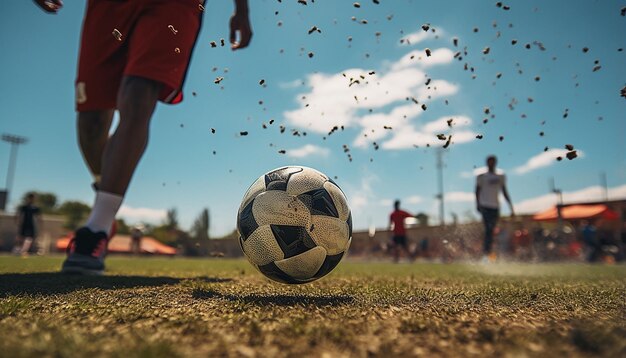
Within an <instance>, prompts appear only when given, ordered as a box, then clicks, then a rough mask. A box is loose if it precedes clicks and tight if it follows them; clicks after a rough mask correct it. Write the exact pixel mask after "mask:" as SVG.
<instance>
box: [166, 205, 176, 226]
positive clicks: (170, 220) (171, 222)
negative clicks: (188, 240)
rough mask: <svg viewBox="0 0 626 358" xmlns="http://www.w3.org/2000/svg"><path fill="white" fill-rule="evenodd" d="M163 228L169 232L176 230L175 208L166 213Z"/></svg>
mask: <svg viewBox="0 0 626 358" xmlns="http://www.w3.org/2000/svg"><path fill="white" fill-rule="evenodd" d="M164 226H165V227H166V228H167V229H169V230H177V229H178V211H177V210H176V208H171V209H169V210H168V211H167V217H166V218H165V224H164Z"/></svg>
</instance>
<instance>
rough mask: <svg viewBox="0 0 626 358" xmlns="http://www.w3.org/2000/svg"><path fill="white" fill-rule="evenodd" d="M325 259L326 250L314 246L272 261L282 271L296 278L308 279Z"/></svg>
mask: <svg viewBox="0 0 626 358" xmlns="http://www.w3.org/2000/svg"><path fill="white" fill-rule="evenodd" d="M325 259H326V250H324V248H323V247H320V246H316V247H314V248H312V249H310V250H308V251H305V252H303V253H301V254H299V255H296V256H293V257H290V258H285V259H284V260H279V261H276V262H274V263H275V264H276V266H277V267H278V268H279V269H280V270H281V271H282V272H284V273H286V274H287V275H289V276H290V277H292V278H294V279H296V280H310V279H311V278H312V277H313V276H315V274H316V273H317V272H318V271H319V269H320V267H322V265H323V264H324V260H325Z"/></svg>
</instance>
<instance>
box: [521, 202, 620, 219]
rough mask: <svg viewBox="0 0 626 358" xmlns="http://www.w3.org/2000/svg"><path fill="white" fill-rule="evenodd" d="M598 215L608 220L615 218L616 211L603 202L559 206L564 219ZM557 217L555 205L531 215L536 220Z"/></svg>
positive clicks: (586, 217) (587, 217)
mask: <svg viewBox="0 0 626 358" xmlns="http://www.w3.org/2000/svg"><path fill="white" fill-rule="evenodd" d="M598 216H601V217H603V218H606V219H609V220H615V219H617V213H615V212H614V211H612V210H611V209H609V208H608V207H607V206H606V205H604V204H597V205H570V206H563V207H561V217H562V218H563V219H565V220H576V219H590V218H594V217H598ZM558 218H559V216H558V212H557V208H556V207H551V208H550V209H548V210H546V211H543V212H540V213H538V214H535V215H534V216H533V219H534V220H537V221H549V220H557V219H558Z"/></svg>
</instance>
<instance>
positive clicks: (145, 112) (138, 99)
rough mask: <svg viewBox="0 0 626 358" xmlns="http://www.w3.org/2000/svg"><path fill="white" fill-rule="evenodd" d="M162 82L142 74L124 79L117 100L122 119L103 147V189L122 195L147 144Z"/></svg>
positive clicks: (101, 185)
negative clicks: (142, 76)
mask: <svg viewBox="0 0 626 358" xmlns="http://www.w3.org/2000/svg"><path fill="white" fill-rule="evenodd" d="M160 87H161V84H160V83H158V82H155V81H152V80H149V79H145V78H141V77H133V76H127V77H124V78H123V79H122V84H121V86H120V91H119V93H118V99H117V104H118V107H119V111H120V123H119V125H118V127H117V129H116V131H115V133H114V134H113V136H111V138H110V139H109V141H108V142H107V144H106V146H105V148H104V154H103V156H102V179H101V184H100V189H101V190H102V191H105V192H108V193H112V194H116V195H120V196H123V195H124V194H125V193H126V189H127V188H128V184H129V183H130V180H131V178H132V176H133V173H134V172H135V168H137V164H138V163H139V159H141V156H142V155H143V152H144V150H145V149H146V145H147V144H148V132H149V124H150V118H151V117H152V113H153V112H154V108H155V107H156V103H157V100H158V96H159V90H160Z"/></svg>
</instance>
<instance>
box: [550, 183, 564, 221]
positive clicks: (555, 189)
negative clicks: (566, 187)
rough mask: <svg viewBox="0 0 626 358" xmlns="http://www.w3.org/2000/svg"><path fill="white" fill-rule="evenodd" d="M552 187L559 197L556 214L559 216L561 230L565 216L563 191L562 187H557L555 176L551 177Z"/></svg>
mask: <svg viewBox="0 0 626 358" xmlns="http://www.w3.org/2000/svg"><path fill="white" fill-rule="evenodd" d="M550 187H551V189H552V192H553V193H554V194H556V197H557V203H556V215H557V218H558V225H559V230H560V231H562V229H563V216H562V215H561V208H562V207H563V192H562V191H561V189H557V188H556V185H555V184H554V177H552V178H550Z"/></svg>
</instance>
